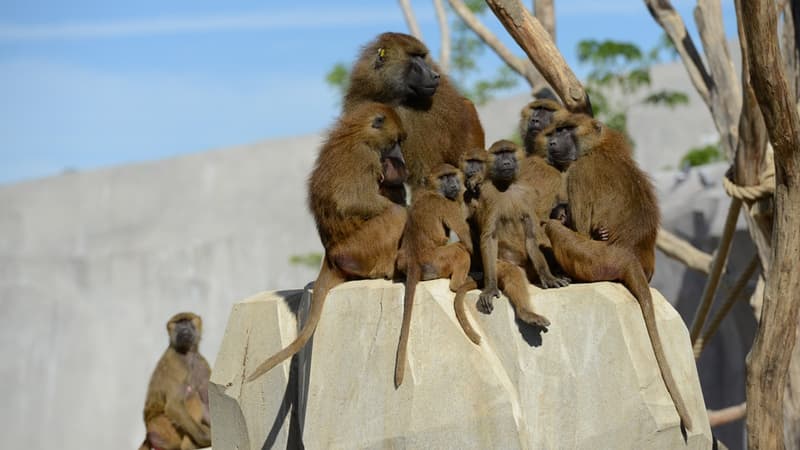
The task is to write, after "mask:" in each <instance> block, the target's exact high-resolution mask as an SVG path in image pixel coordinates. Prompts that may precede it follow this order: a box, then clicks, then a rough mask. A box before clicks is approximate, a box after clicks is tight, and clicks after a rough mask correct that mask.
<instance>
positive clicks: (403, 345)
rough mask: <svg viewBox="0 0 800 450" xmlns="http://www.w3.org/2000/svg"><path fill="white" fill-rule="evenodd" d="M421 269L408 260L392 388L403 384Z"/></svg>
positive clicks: (412, 260)
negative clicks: (415, 295) (401, 321)
mask: <svg viewBox="0 0 800 450" xmlns="http://www.w3.org/2000/svg"><path fill="white" fill-rule="evenodd" d="M421 272H422V269H421V268H420V266H419V264H417V263H416V262H415V261H414V258H409V259H408V269H407V273H406V289H405V293H404V296H403V324H402V326H401V327H400V341H399V342H398V343H397V357H396V359H395V363H394V387H395V388H399V387H400V385H401V384H403V377H404V376H405V373H406V353H407V351H408V334H409V332H410V331H411V311H412V310H413V309H414V294H415V293H416V291H417V284H418V283H419V280H420V277H421V276H422V274H421Z"/></svg>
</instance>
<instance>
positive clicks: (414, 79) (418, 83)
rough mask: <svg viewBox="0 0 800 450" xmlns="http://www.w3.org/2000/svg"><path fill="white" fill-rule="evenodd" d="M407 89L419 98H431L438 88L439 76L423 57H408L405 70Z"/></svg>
mask: <svg viewBox="0 0 800 450" xmlns="http://www.w3.org/2000/svg"><path fill="white" fill-rule="evenodd" d="M406 71H407V72H406V84H407V85H408V89H409V90H410V91H411V92H412V93H413V94H414V95H417V96H419V97H431V96H433V94H435V93H436V88H437V87H439V74H438V73H437V72H436V71H435V70H433V68H432V67H431V66H429V65H428V63H427V62H426V61H425V55H409V57H408V66H407V68H406Z"/></svg>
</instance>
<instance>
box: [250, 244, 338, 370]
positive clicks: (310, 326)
mask: <svg viewBox="0 0 800 450" xmlns="http://www.w3.org/2000/svg"><path fill="white" fill-rule="evenodd" d="M343 282H344V277H343V276H342V275H340V273H339V271H338V269H336V268H334V267H330V265H329V263H328V261H327V259H323V262H322V269H320V271H319V275H318V276H317V280H316V281H315V282H314V292H313V293H312V295H311V308H310V311H309V313H308V319H307V320H306V323H305V324H304V325H303V328H302V329H301V330H300V333H298V335H297V339H295V340H294V342H292V343H291V344H289V345H288V346H287V347H286V348H284V349H283V350H281V351H279V352H278V353H276V354H274V355H272V356H270V357H269V359H267V360H266V361H264V362H263V363H261V365H259V366H258V367H257V368H256V370H255V371H253V373H251V374H250V376H248V377H247V381H248V382H250V381H253V380H255V379H256V378H258V377H260V376H261V375H263V374H265V373H267V372H269V371H270V370H271V369H272V368H273V367H275V366H277V365H278V364H280V363H282V362H283V361H285V360H286V359H287V358H291V357H292V356H293V355H294V354H295V353H297V352H299V351H300V350H301V349H302V348H303V346H305V345H306V343H307V342H308V340H309V339H311V336H312V335H313V334H314V330H316V328H317V324H318V323H319V318H320V316H321V315H322V306H323V305H324V304H325V297H327V296H328V292H329V291H330V290H331V289H333V288H334V287H336V286H338V285H340V284H342V283H343Z"/></svg>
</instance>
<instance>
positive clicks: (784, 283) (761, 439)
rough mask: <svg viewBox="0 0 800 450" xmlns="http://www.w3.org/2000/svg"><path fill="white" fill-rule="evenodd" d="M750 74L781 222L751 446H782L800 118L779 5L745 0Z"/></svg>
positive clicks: (796, 274) (798, 218) (791, 333)
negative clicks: (781, 38) (785, 67)
mask: <svg viewBox="0 0 800 450" xmlns="http://www.w3.org/2000/svg"><path fill="white" fill-rule="evenodd" d="M738 3H739V4H737V6H738V8H737V11H736V13H737V17H738V18H739V21H741V22H742V25H743V28H744V30H745V32H744V36H745V42H744V43H743V45H747V52H748V55H749V56H750V77H751V79H752V84H753V89H754V91H755V94H756V98H757V99H758V104H759V106H760V108H761V113H762V114H763V115H764V122H765V123H766V125H767V132H768V134H769V137H770V142H771V143H772V146H773V149H774V152H775V155H774V157H775V175H776V186H775V223H774V228H773V232H772V258H771V259H772V265H771V266H770V268H769V273H768V274H767V277H766V279H767V284H766V288H765V292H764V303H763V306H762V309H761V323H760V325H759V327H758V332H757V334H756V338H755V341H754V342H753V347H752V349H751V351H750V355H749V356H748V359H747V402H748V405H749V406H748V408H747V433H748V445H749V447H750V448H764V449H767V448H769V449H772V448H783V447H784V440H783V398H784V389H785V387H786V375H787V372H788V369H789V363H790V357H791V354H792V350H793V348H794V344H795V338H796V332H797V317H798V308H800V271H798V270H797V266H796V265H797V261H800V117H799V116H798V112H797V108H796V105H795V99H794V98H792V97H791V95H790V90H789V87H788V83H787V81H786V77H785V75H784V73H783V71H782V70H781V68H782V63H781V61H780V49H779V48H778V29H777V28H778V26H777V11H776V9H775V2H774V0H747V1H742V2H738Z"/></svg>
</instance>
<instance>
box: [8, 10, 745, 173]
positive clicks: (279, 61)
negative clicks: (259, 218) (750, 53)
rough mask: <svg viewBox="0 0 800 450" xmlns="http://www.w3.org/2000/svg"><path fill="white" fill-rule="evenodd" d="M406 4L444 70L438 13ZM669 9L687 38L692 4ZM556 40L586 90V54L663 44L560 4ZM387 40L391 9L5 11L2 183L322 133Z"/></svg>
mask: <svg viewBox="0 0 800 450" xmlns="http://www.w3.org/2000/svg"><path fill="white" fill-rule="evenodd" d="M411 3H412V5H413V6H414V8H415V12H416V15H417V19H418V20H419V22H420V26H421V28H422V33H423V36H424V38H425V40H426V42H427V43H428V45H429V47H430V48H431V51H432V54H433V55H434V56H436V55H438V39H439V35H438V28H437V26H436V20H435V15H434V11H433V7H432V3H431V2H430V1H420V0H412V2H411ZM524 3H526V4H529V3H532V2H524ZM723 3H724V5H723V11H724V16H725V24H726V29H727V30H728V33H729V35H731V36H733V35H735V26H736V25H735V14H734V11H733V6H732V3H733V2H730V1H724V2H723ZM673 4H674V5H675V7H676V8H677V9H678V10H679V12H680V13H681V14H682V16H683V18H684V20H685V21H686V22H687V23H689V24H693V19H692V8H693V5H694V2H693V1H686V0H674V1H673ZM484 23H485V24H486V25H487V26H488V27H489V28H490V29H492V30H493V31H495V33H497V34H498V35H500V36H501V37H502V38H503V40H504V41H505V42H506V44H507V45H508V46H509V47H510V48H512V49H514V50H515V51H518V48H517V47H516V45H515V44H514V42H513V41H512V40H511V38H509V37H508V36H507V34H506V33H505V31H504V30H503V28H502V26H501V25H500V24H499V22H498V21H497V19H495V18H494V16H491V15H488V16H486V17H485V18H484ZM556 29H557V45H558V47H559V49H560V50H561V51H562V53H564V55H565V57H566V59H567V62H568V63H570V65H571V66H572V67H573V69H574V70H575V71H576V72H577V73H578V74H579V76H580V74H581V73H582V72H583V71H585V69H584V68H581V67H580V66H578V65H576V61H575V48H576V45H577V42H578V41H579V40H581V39H587V38H593V39H617V40H627V41H632V42H635V43H636V44H638V45H639V46H640V47H642V48H643V49H648V48H650V47H652V46H653V45H654V44H655V43H656V41H657V40H658V38H659V36H660V34H661V30H660V28H659V27H658V26H657V25H656V24H655V22H653V20H652V19H651V18H650V16H649V14H648V12H647V10H646V8H645V6H644V2H643V1H641V0H607V1H603V2H600V1H597V0H556ZM390 30H391V31H406V26H405V22H404V21H403V18H402V13H401V11H400V8H399V6H398V2H396V1H394V0H382V1H370V2H357V1H353V0H340V1H336V2H331V1H322V0H308V1H303V2H294V3H291V2H277V1H268V2H252V1H250V2H245V1H241V0H227V1H225V2H220V1H218V0H215V1H211V0H169V1H163V0H159V1H155V0H140V1H137V2H110V1H107V0H71V1H69V2H65V1H58V0H2V1H0V99H2V102H1V103H0V183H10V182H15V181H21V180H26V179H30V178H36V177H42V176H48V175H53V174H57V173H60V172H62V171H63V170H65V169H77V170H85V169H91V168H95V167H102V166H108V165H113V164H122V163H127V162H134V161H143V160H151V159H159V158H165V157H169V156H174V155H178V154H183V153H188V152H194V151H203V150H209V149H214V148H220V147H228V146H233V145H237V144H246V143H251V142H256V141H259V140H263V139H269V138H276V137H283V136H292V135H298V134H305V133H309V132H313V131H317V130H320V129H323V128H325V127H327V126H328V125H329V124H330V123H331V122H332V120H333V119H334V117H335V116H336V114H337V98H336V97H337V96H336V92H335V91H333V90H332V89H331V88H330V87H328V86H327V85H326V84H325V81H324V78H325V74H326V73H327V71H328V70H330V68H331V67H332V66H333V65H334V64H335V63H336V62H344V63H347V64H349V63H350V62H351V61H352V60H353V58H354V57H355V55H356V54H357V52H358V50H359V48H360V47H361V46H362V45H363V44H364V43H366V42H367V41H369V40H370V39H371V38H372V37H374V36H375V35H377V34H378V33H380V32H383V31H390ZM695 42H696V43H697V44H698V45H700V42H699V40H697V39H696V37H695ZM518 53H520V54H521V52H518ZM498 64H500V62H499V60H498V59H497V58H496V57H494V56H493V55H492V54H491V53H489V52H487V54H486V55H485V56H484V57H483V58H482V59H481V65H482V67H484V68H485V72H486V73H493V72H494V71H495V69H496V67H497V66H498ZM522 86H523V85H522V84H520V89H522Z"/></svg>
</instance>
